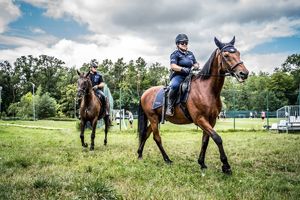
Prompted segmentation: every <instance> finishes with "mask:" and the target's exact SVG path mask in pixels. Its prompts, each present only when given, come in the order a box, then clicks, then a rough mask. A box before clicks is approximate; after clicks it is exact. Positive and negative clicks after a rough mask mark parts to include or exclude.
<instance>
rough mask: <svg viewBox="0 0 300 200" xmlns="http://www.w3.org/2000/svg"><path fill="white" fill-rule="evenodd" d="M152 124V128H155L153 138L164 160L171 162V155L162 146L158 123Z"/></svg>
mask: <svg viewBox="0 0 300 200" xmlns="http://www.w3.org/2000/svg"><path fill="white" fill-rule="evenodd" d="M151 126H152V130H153V139H154V141H155V142H156V144H157V146H158V148H159V150H160V152H161V154H162V156H163V159H164V161H165V162H166V163H168V164H171V163H172V160H170V158H169V156H168V155H167V153H166V151H165V149H164V148H163V146H162V141H161V137H160V135H159V131H158V123H151Z"/></svg>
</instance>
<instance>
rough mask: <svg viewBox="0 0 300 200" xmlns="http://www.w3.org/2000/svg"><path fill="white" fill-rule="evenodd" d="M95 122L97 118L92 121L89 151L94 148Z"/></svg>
mask: <svg viewBox="0 0 300 200" xmlns="http://www.w3.org/2000/svg"><path fill="white" fill-rule="evenodd" d="M97 120H98V117H96V118H95V119H94V120H93V121H92V134H91V147H90V151H94V147H95V143H94V141H95V137H96V134H95V133H96V127H97Z"/></svg>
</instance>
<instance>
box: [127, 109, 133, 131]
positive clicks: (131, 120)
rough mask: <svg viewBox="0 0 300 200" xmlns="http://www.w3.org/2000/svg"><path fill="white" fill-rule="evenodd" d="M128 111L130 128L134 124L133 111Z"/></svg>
mask: <svg viewBox="0 0 300 200" xmlns="http://www.w3.org/2000/svg"><path fill="white" fill-rule="evenodd" d="M127 113H128V121H129V124H130V128H132V124H133V114H132V112H130V111H127Z"/></svg>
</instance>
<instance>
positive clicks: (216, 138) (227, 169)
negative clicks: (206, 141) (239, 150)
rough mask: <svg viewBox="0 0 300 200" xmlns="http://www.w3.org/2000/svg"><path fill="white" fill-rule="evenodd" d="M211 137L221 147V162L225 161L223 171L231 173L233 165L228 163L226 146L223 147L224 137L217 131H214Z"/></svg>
mask: <svg viewBox="0 0 300 200" xmlns="http://www.w3.org/2000/svg"><path fill="white" fill-rule="evenodd" d="M211 138H212V139H213V140H214V141H215V143H216V144H217V146H218V148H219V152H220V159H221V162H222V163H223V166H222V171H223V172H224V173H225V174H231V173H232V172H231V167H230V165H229V163H228V160H227V156H226V154H225V151H224V148H223V141H222V138H221V137H220V136H219V135H218V134H217V132H215V131H212V133H211Z"/></svg>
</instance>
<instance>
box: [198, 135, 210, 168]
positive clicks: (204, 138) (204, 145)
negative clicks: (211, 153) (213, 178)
mask: <svg viewBox="0 0 300 200" xmlns="http://www.w3.org/2000/svg"><path fill="white" fill-rule="evenodd" d="M208 142H209V135H208V134H207V133H205V132H204V131H203V136H202V146H201V151H200V155H199V159H198V163H199V165H200V166H201V169H206V168H207V166H206V165H205V153H206V149H207V145H208Z"/></svg>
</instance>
